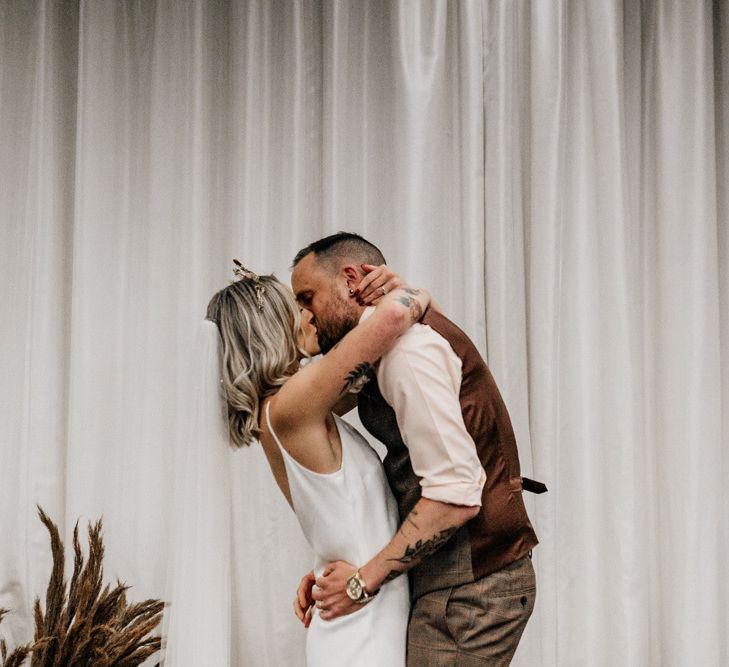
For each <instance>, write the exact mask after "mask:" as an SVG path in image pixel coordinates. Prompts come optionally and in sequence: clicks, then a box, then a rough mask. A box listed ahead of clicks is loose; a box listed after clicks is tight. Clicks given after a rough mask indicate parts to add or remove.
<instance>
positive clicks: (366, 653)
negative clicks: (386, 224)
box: [206, 264, 430, 667]
mask: <svg viewBox="0 0 729 667" xmlns="http://www.w3.org/2000/svg"><path fill="white" fill-rule="evenodd" d="M235 272H236V275H237V276H238V280H236V281H235V282H233V283H232V284H230V285H229V286H228V287H226V288H224V289H222V290H220V291H219V292H218V293H217V294H215V295H214V296H213V298H212V299H211V300H210V303H209V305H208V309H207V316H206V317H207V319H208V320H210V321H211V322H214V323H215V324H216V325H217V328H218V330H219V332H220V338H221V341H222V344H221V348H222V362H221V374H222V380H221V382H222V386H223V391H224V396H225V400H226V402H227V408H228V410H227V411H228V419H229V433H230V438H231V440H232V442H233V443H234V444H235V445H236V446H238V447H242V446H246V445H250V444H251V443H252V442H253V441H255V440H257V441H259V442H260V443H261V445H262V447H263V450H264V452H265V455H266V458H267V460H268V463H269V465H270V467H271V470H272V472H273V475H274V478H275V480H276V483H277V484H278V486H279V488H280V489H281V492H282V493H283V495H284V496H285V498H286V500H287V501H288V503H289V505H290V506H291V508H292V509H293V510H294V512H295V513H296V516H297V518H298V521H299V523H300V524H301V528H302V530H303V533H304V535H305V537H306V539H307V540H308V542H309V543H310V545H311V547H312V549H313V551H314V554H315V559H316V562H315V564H314V572H315V573H316V575H317V576H318V575H321V573H322V570H323V568H324V565H325V564H326V563H328V562H330V561H335V560H344V561H348V562H352V563H361V562H366V561H367V560H368V559H369V558H370V557H371V556H372V555H373V554H375V553H377V552H378V551H379V550H380V549H381V548H382V547H383V546H385V545H386V544H387V543H388V542H389V541H390V539H391V538H392V536H393V535H394V534H395V531H396V530H397V527H398V514H397V506H396V504H395V501H394V499H393V497H392V495H391V492H390V489H389V487H388V485H387V482H386V480H385V475H384V471H383V468H382V465H381V463H380V460H379V457H378V456H377V454H376V453H375V452H374V451H373V450H372V449H371V448H370V447H369V445H368V444H367V442H366V440H364V438H363V437H362V436H361V435H360V434H359V433H358V432H357V431H356V430H355V429H354V428H353V427H351V426H350V425H349V424H347V422H345V421H343V420H342V419H340V418H339V417H338V416H336V415H335V414H334V412H333V410H334V409H335V408H336V406H337V405H338V404H339V403H340V402H342V401H345V402H346V400H347V397H348V396H349V395H350V394H351V393H352V392H356V391H357V390H358V389H359V388H360V387H361V386H362V384H363V383H364V382H366V381H367V378H368V374H369V372H370V370H371V369H372V365H373V364H374V363H375V362H376V361H377V360H378V359H379V357H380V356H382V354H383V353H385V352H386V351H387V350H388V349H389V348H390V347H391V346H392V345H393V344H394V343H395V341H396V340H397V338H398V337H399V336H400V335H402V334H403V333H404V332H405V331H406V330H407V328H408V327H409V326H411V325H412V324H414V322H416V321H417V320H418V319H419V318H420V316H421V315H422V313H423V312H424V311H425V309H426V308H427V307H428V304H429V301H430V297H429V295H428V294H427V293H426V292H425V291H424V290H413V289H408V290H407V291H405V290H404V289H403V288H398V289H394V290H392V291H391V292H389V293H387V295H386V296H384V297H382V298H381V299H380V300H379V301H378V303H377V307H376V309H375V311H374V313H373V315H372V316H371V317H370V318H369V319H367V320H366V321H364V322H362V323H360V324H359V325H358V326H356V327H355V328H354V329H353V330H352V331H350V332H349V333H348V334H347V335H346V336H345V337H344V338H343V339H342V340H341V342H340V343H339V344H338V345H337V346H336V347H334V349H332V350H330V351H329V352H328V353H327V354H326V355H324V356H323V357H322V358H321V359H320V360H318V361H316V362H315V363H308V364H306V365H303V366H301V365H300V363H301V361H302V359H303V358H305V357H308V356H311V355H314V354H318V353H319V346H318V343H317V335H316V328H315V327H314V325H313V324H312V322H311V319H312V316H311V313H310V312H309V311H307V310H302V309H301V308H300V307H299V306H298V304H297V303H296V301H295V299H294V295H293V293H292V292H291V290H290V289H289V288H288V287H287V286H285V285H283V284H281V283H280V282H279V281H278V280H277V279H276V278H275V277H273V276H260V277H259V276H257V275H256V274H255V273H253V272H251V271H248V270H246V269H244V268H243V267H242V266H241V265H240V264H238V268H237V269H236V271H235ZM407 586H408V584H407V579H406V578H401V579H397V580H395V581H394V582H392V583H391V584H389V585H388V586H385V587H383V588H382V590H381V592H378V593H377V594H376V595H371V596H370V595H367V593H366V591H365V592H359V597H360V602H361V603H362V604H363V605H365V608H363V609H361V611H359V612H358V613H357V614H353V615H349V616H343V617H340V618H337V619H335V620H332V621H328V620H323V619H322V618H321V616H320V613H324V614H326V609H317V610H313V615H312V617H311V623H310V626H309V630H308V633H307V641H306V662H307V664H308V665H312V666H316V667H322V666H327V665H348V666H357V665H361V666H362V667H364V666H370V665H374V664H377V665H378V667H389V666H393V667H402V666H403V665H404V664H405V646H406V631H407V620H408V613H409V596H408V590H407ZM295 606H296V603H295ZM309 613H312V611H311V610H310V612H309ZM308 620H309V619H307V622H308Z"/></svg>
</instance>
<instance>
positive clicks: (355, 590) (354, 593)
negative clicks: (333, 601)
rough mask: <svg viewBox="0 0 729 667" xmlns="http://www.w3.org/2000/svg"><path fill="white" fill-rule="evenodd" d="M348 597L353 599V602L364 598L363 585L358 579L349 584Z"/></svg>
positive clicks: (354, 578) (350, 581)
mask: <svg viewBox="0 0 729 667" xmlns="http://www.w3.org/2000/svg"><path fill="white" fill-rule="evenodd" d="M347 595H348V596H349V597H350V598H352V600H359V599H360V598H361V597H362V584H361V583H360V582H359V581H358V580H357V578H356V577H352V578H351V579H350V580H349V581H348V582H347Z"/></svg>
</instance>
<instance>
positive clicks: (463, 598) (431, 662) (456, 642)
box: [407, 556, 536, 667]
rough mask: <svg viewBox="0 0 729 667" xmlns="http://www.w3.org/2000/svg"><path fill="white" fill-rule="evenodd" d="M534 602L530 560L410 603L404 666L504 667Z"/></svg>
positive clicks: (509, 660)
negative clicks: (484, 666)
mask: <svg viewBox="0 0 729 667" xmlns="http://www.w3.org/2000/svg"><path fill="white" fill-rule="evenodd" d="M535 598H536V579H535V576H534V568H533V567H532V561H531V558H530V557H528V556H524V557H523V558H520V559H519V560H517V561H515V562H514V563H512V564H511V565H507V566H506V567H505V568H503V569H501V570H499V571H498V572H494V573H493V574H489V575H487V576H485V577H482V578H481V579H478V580H476V581H474V582H473V583H467V584H461V585H460V586H453V587H450V588H443V589H441V590H437V591H433V592H431V593H426V594H425V595H423V596H421V597H420V598H418V599H417V600H415V602H414V603H413V608H412V612H411V616H410V624H409V626H408V657H407V664H408V667H441V666H442V667H446V666H447V667H453V666H458V667H471V666H474V667H475V666H476V665H481V666H483V665H489V666H493V667H496V666H497V665H498V666H501V665H508V664H509V663H510V662H511V659H512V657H513V656H514V652H515V651H516V647H517V645H518V644H519V640H520V639H521V635H522V633H523V632H524V628H525V626H526V624H527V621H528V620H529V617H530V616H531V614H532V610H533V609H534V601H535Z"/></svg>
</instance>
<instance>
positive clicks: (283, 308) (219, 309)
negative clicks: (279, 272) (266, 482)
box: [206, 275, 305, 447]
mask: <svg viewBox="0 0 729 667" xmlns="http://www.w3.org/2000/svg"><path fill="white" fill-rule="evenodd" d="M259 280H260V284H261V285H263V286H264V288H265V292H264V294H263V304H262V307H260V308H259V303H258V300H257V298H256V289H255V286H256V283H255V282H254V280H252V279H249V278H244V279H241V280H238V281H236V282H234V283H231V284H230V285H228V286H227V287H226V288H224V289H222V290H220V291H219V292H217V293H216V294H215V295H214V296H213V298H212V299H210V303H209V304H208V309H207V314H206V318H207V319H208V320H211V321H212V322H215V324H217V325H218V331H219V332H220V337H221V339H222V343H223V344H222V364H221V372H222V385H223V391H224V394H225V399H226V401H227V403H228V422H229V429H230V438H231V440H232V442H233V444H234V445H235V446H236V447H243V446H244V445H250V444H251V442H252V441H253V440H255V439H257V438H259V437H260V429H259V428H258V415H259V408H260V405H261V402H262V401H263V399H264V398H266V396H270V395H271V394H275V393H276V391H278V389H279V388H280V387H281V385H283V384H284V382H286V380H287V379H288V378H289V377H291V375H293V374H294V373H295V372H296V370H297V368H298V360H299V359H300V358H301V356H302V355H305V353H304V352H303V351H302V350H300V349H299V347H298V342H297V334H298V332H299V329H300V327H301V313H300V311H299V306H298V304H297V303H296V300H295V299H294V295H293V293H292V292H291V290H290V289H289V288H288V287H286V286H285V285H282V284H281V283H280V282H279V281H278V280H277V279H276V277H275V276H272V275H271V276H261V277H260V279H259Z"/></svg>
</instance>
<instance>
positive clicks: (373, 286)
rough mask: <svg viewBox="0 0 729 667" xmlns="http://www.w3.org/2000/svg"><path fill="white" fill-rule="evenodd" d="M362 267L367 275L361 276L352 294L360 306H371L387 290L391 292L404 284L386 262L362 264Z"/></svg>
mask: <svg viewBox="0 0 729 667" xmlns="http://www.w3.org/2000/svg"><path fill="white" fill-rule="evenodd" d="M362 269H363V270H364V272H365V273H366V274H367V275H366V276H365V277H364V278H362V280H361V281H360V283H359V285H358V286H357V289H356V290H355V292H354V295H353V296H355V297H356V299H357V301H358V302H359V304H360V305H362V306H373V305H374V304H376V303H377V302H378V301H379V300H380V299H381V298H382V297H383V296H384V295H385V294H387V292H392V290H394V289H397V288H398V287H402V286H403V285H404V284H405V281H404V280H403V279H402V278H401V277H400V276H398V275H397V273H395V272H394V271H393V270H392V269H391V268H390V267H389V266H387V265H386V264H381V265H380V266H374V265H372V264H362Z"/></svg>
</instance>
